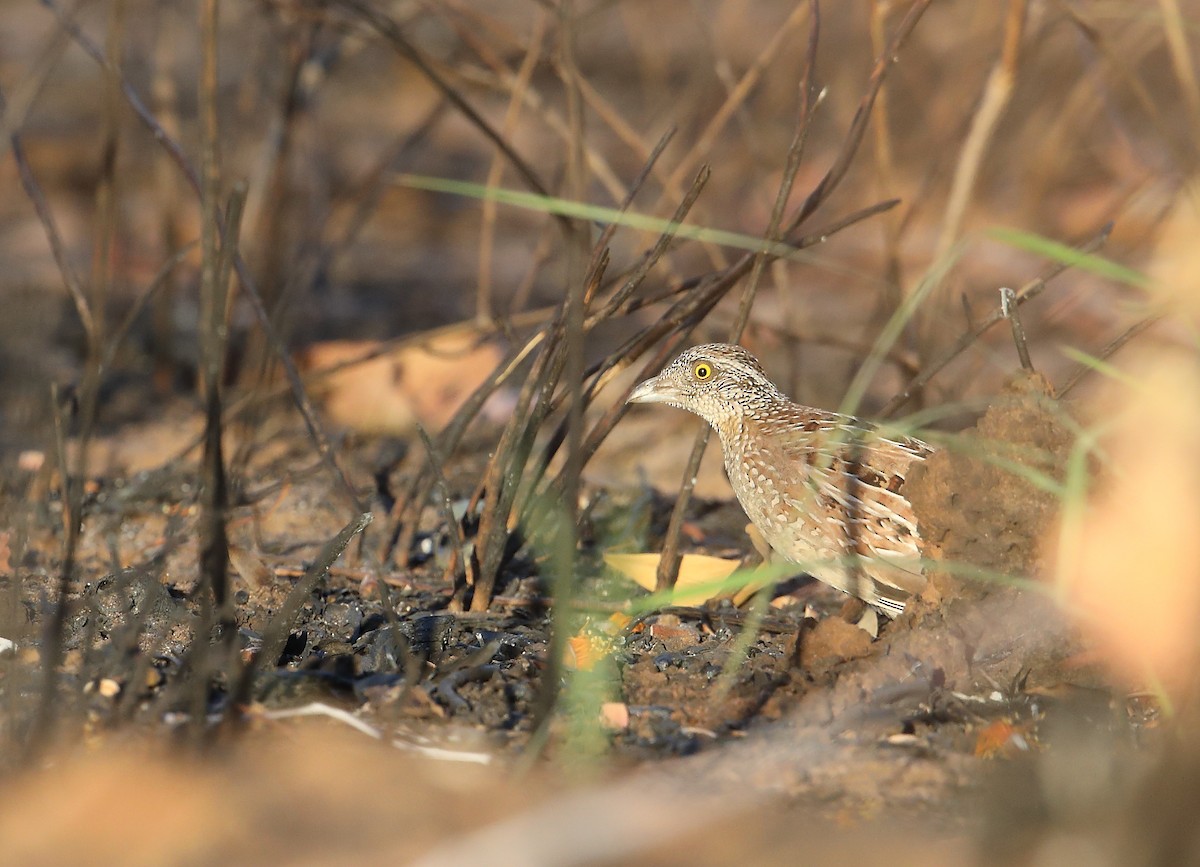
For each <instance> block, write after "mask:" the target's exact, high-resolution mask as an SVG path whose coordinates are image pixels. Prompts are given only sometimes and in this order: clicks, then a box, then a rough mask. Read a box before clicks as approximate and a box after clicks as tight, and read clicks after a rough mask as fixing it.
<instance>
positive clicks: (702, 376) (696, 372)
mask: <svg viewBox="0 0 1200 867" xmlns="http://www.w3.org/2000/svg"><path fill="white" fill-rule="evenodd" d="M712 375H713V369H712V365H711V364H709V363H708V362H707V361H701V362H697V364H696V366H695V367H693V368H692V376H694V377H696V379H698V380H700V381H701V382H705V381H707V380H709V379H712Z"/></svg>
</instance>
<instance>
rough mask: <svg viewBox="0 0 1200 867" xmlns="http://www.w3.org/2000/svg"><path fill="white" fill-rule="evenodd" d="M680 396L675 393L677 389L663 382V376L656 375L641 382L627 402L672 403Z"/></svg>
mask: <svg viewBox="0 0 1200 867" xmlns="http://www.w3.org/2000/svg"><path fill="white" fill-rule="evenodd" d="M678 398H679V396H678V395H677V394H675V390H674V389H673V388H672V387H671V386H670V385H668V384H667V383H665V382H662V377H661V376H656V377H654V378H652V379H647V380H646V381H645V382H643V383H639V384H638V387H637V388H635V389H634V390H633V391H632V392H631V393H630V395H629V399H628V400H626V401H625V402H626V403H671V402H673V401H675V400H678Z"/></svg>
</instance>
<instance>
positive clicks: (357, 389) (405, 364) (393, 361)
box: [297, 327, 503, 435]
mask: <svg viewBox="0 0 1200 867" xmlns="http://www.w3.org/2000/svg"><path fill="white" fill-rule="evenodd" d="M373 351H380V354H379V355H377V356H375V357H372V358H370V359H368V360H366V361H361V360H360V359H363V358H364V357H366V356H368V355H370V354H371V353H372V352H373ZM502 357H503V356H502V353H501V349H500V347H499V346H498V345H497V344H496V343H495V342H492V341H485V340H483V339H482V338H481V336H480V335H479V333H478V332H477V331H476V330H475V329H474V328H473V327H462V328H458V329H455V330H452V331H442V332H440V333H438V334H435V335H431V336H429V337H428V338H426V339H424V340H422V341H420V342H416V343H407V344H404V345H401V346H397V347H395V348H391V349H387V348H385V344H383V343H380V342H379V341H369V340H361V341H354V340H332V341H326V342H323V343H314V344H312V345H310V346H308V347H306V348H305V349H304V350H303V351H302V352H301V353H300V354H299V356H298V359H297V361H298V363H299V366H300V367H301V369H302V370H303V371H305V373H306V374H308V375H309V377H310V378H311V379H312V380H313V388H312V391H313V394H314V395H315V396H316V397H317V398H318V399H319V400H320V402H321V405H322V407H323V409H324V410H325V412H326V414H327V415H328V416H329V417H330V418H331V419H332V420H333V421H334V422H335V423H336V424H339V425H341V426H343V427H348V428H352V429H354V430H357V431H360V432H362V433H374V434H391V435H403V434H409V433H412V432H413V430H414V429H415V423H416V422H420V423H421V424H422V425H423V426H425V427H426V428H428V429H430V430H434V431H436V430H440V429H441V428H442V427H443V426H444V425H445V424H446V423H447V422H448V421H449V420H450V419H451V418H452V417H453V416H454V413H455V412H457V411H458V409H459V407H460V406H462V404H463V401H465V400H466V399H467V398H468V397H469V396H470V395H471V393H472V392H473V391H474V390H475V389H476V388H477V387H478V386H480V385H481V384H483V382H484V381H485V380H486V379H487V378H488V377H489V376H490V375H491V374H492V371H494V370H495V369H496V366H497V365H498V364H499V363H500V362H501V360H502ZM339 365H345V366H342V367H340V368H339ZM329 368H339V369H336V370H333V371H332V372H330V373H326V374H322V373H321V372H322V371H323V370H327V369H329Z"/></svg>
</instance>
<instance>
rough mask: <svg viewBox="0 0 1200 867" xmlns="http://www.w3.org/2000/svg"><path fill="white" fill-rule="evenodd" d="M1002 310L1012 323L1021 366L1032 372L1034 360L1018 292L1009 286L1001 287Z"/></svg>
mask: <svg viewBox="0 0 1200 867" xmlns="http://www.w3.org/2000/svg"><path fill="white" fill-rule="evenodd" d="M1000 312H1001V313H1003V314H1004V318H1005V319H1007V320H1008V321H1009V324H1011V325H1012V334H1013V343H1014V344H1016V347H1017V357H1018V358H1019V359H1020V360H1021V368H1022V369H1023V370H1025V371H1027V372H1029V373H1032V372H1033V362H1032V361H1031V360H1030V359H1029V344H1028V342H1027V341H1026V340H1025V328H1024V326H1022V325H1021V316H1020V313H1019V312H1018V310H1017V293H1016V292H1014V291H1013V290H1012V289H1009V288H1008V287H1007V286H1002V287H1000Z"/></svg>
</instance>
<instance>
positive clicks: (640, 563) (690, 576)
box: [604, 554, 770, 605]
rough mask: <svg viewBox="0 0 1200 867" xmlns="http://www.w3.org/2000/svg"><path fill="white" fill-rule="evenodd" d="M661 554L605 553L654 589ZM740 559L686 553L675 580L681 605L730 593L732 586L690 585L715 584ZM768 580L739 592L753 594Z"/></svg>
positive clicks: (641, 584) (734, 568)
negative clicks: (699, 588) (697, 587)
mask: <svg viewBox="0 0 1200 867" xmlns="http://www.w3.org/2000/svg"><path fill="white" fill-rule="evenodd" d="M661 559H662V555H661V554H605V555H604V562H605V563H607V564H608V565H609V567H610V568H612V569H614V570H616V571H617V572H618V573H619V574H621V575H624V576H625V577H626V578H628V579H629V580H630V581H632V582H634V583H635V584H637V585H638V586H639V587H644V588H645V589H646V590H649V591H650V592H651V593H653V592H654V588H655V586H656V583H657V581H658V563H659V561H660V560H661ZM740 565H741V561H740V560H726V559H725V558H723V557H711V556H709V555H707V554H684V555H683V559H682V560H680V562H679V578H678V580H676V582H675V602H676V604H678V605H699V604H700V603H703V602H707V601H708V600H709V599H714V598H717V597H720V596H729V595H730V594H731V593H732V592H733V591H731V590H730V589H728V588H726V589H721V590H717V591H714V590H711V589H702V590H697V591H690V592H689V589H688V588H691V587H696V586H701V585H707V584H714V583H716V582H718V581H721V580H723V579H725V578H728V577H729V576H730V575H732V574H733V573H734V572H736V571H737V568H738V566H740ZM768 583H770V582H769V580H767V579H764V580H763V581H760V582H753V581H752V582H750V583H748V584H747V585H746V587H745V588H739V589H738V591H737V592H738V593H739V594H741V593H745V592H746V591H747V590H748V591H749V593H750V594H753V593H754V591H755V590H758V589H759V588H760V587H765V586H766V585H767V584H768Z"/></svg>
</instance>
